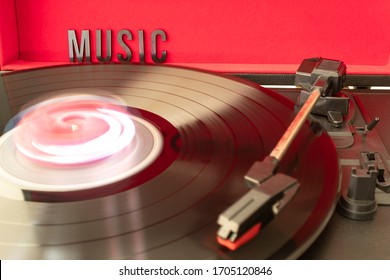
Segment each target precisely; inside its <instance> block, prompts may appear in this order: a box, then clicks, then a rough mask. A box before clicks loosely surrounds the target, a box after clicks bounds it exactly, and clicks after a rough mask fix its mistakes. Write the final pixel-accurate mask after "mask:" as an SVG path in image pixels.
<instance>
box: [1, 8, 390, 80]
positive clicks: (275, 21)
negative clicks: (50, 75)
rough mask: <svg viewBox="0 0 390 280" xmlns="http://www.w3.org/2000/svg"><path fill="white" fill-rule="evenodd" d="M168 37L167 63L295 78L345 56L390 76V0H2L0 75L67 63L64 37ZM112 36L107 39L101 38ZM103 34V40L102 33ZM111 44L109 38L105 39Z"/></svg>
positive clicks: (356, 70) (356, 68) (351, 65)
mask: <svg viewBox="0 0 390 280" xmlns="http://www.w3.org/2000/svg"><path fill="white" fill-rule="evenodd" d="M69 29H75V30H76V31H77V33H78V35H80V34H81V30H83V29H88V30H91V31H90V32H91V49H92V52H91V54H92V57H94V59H93V61H95V62H96V57H95V56H96V51H95V48H96V43H95V40H96V37H95V30H96V29H102V30H103V31H105V30H107V29H111V30H113V39H114V41H113V58H114V60H113V61H117V60H116V53H118V52H119V53H124V51H123V50H122V49H120V48H118V44H117V42H116V34H117V32H118V31H119V30H121V29H128V30H130V31H131V32H132V34H133V41H130V42H129V46H130V48H131V49H132V52H133V59H132V62H139V56H138V41H137V31H138V30H139V29H142V30H144V31H145V38H146V43H145V48H146V50H145V53H146V61H147V62H151V61H152V60H151V58H150V35H151V32H152V31H153V30H155V29H162V30H164V31H165V32H166V34H167V37H168V40H167V41H166V42H162V43H161V44H159V47H161V49H164V50H167V52H168V57H167V61H166V63H168V64H179V65H186V66H192V67H198V68H204V69H208V70H216V71H222V72H225V71H226V72H257V73H294V72H295V70H296V68H297V66H298V65H299V64H300V62H301V61H302V59H304V58H308V57H316V56H323V57H327V58H333V59H340V60H343V61H344V62H345V63H346V64H347V65H348V73H352V74H362V73H366V74H390V64H389V54H390V1H389V0H378V1H367V0H364V1H363V0H355V1H340V0H328V1H315V0H312V1H307V0H305V1H303V0H302V1H300V0H295V1H282V0H262V1H247V0H241V1H227V0H225V1H223V0H215V1H210V0H197V1H177V0H160V1H154V0H143V1H126V0H116V1H107V0H94V1H92V0H73V1H69V0H40V1H38V0H0V67H1V68H0V69H2V70H16V69H25V68H33V67H38V66H43V65H47V64H49V65H53V64H58V63H59V64H64V63H69V54H68V37H67V31H68V30H69ZM103 34H105V33H103ZM103 38H104V36H103ZM103 42H105V41H103Z"/></svg>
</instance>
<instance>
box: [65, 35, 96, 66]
mask: <svg viewBox="0 0 390 280" xmlns="http://www.w3.org/2000/svg"><path fill="white" fill-rule="evenodd" d="M68 46H69V60H70V61H71V62H75V60H74V56H73V54H74V53H75V54H76V57H77V61H78V62H83V59H84V56H85V61H86V62H90V61H91V44H90V39H89V30H82V31H81V44H80V47H79V44H78V43H77V37H76V31H75V30H68ZM84 51H85V55H84Z"/></svg>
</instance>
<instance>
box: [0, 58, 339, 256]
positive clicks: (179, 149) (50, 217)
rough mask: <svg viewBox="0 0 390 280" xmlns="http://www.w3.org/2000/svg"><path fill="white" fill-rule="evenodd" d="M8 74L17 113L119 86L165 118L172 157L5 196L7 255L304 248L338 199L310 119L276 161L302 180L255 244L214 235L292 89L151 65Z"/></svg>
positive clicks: (1, 201)
mask: <svg viewBox="0 0 390 280" xmlns="http://www.w3.org/2000/svg"><path fill="white" fill-rule="evenodd" d="M3 82H4V91H5V94H6V95H7V96H8V99H9V100H8V101H9V105H10V106H9V108H10V110H11V111H12V114H13V115H15V114H17V112H18V110H19V109H20V108H21V106H22V105H23V104H25V103H27V102H28V101H30V100H31V99H33V98H36V97H39V96H42V95H47V94H49V93H52V94H53V95H54V94H56V93H57V94H58V92H61V91H68V92H71V91H72V90H74V89H77V90H80V89H85V90H86V91H87V92H88V93H91V92H93V91H107V92H110V93H111V94H114V95H118V96H120V97H121V98H122V99H123V100H124V101H125V103H126V106H128V107H130V108H138V109H139V110H140V111H139V112H141V113H140V114H139V115H138V117H140V116H142V118H143V119H145V120H147V121H148V122H149V123H153V125H154V126H156V127H158V128H159V130H160V131H161V134H162V135H163V138H164V139H165V144H164V147H163V149H162V155H163V154H164V153H168V158H169V159H167V160H166V161H165V160H163V161H165V162H164V164H163V168H160V171H159V172H156V171H155V170H154V169H153V170H150V169H145V173H144V175H142V176H145V177H142V178H143V179H142V180H139V181H136V183H135V184H134V185H132V186H134V187H132V188H128V189H122V190H121V191H120V192H119V193H117V192H114V193H110V194H109V195H103V196H96V197H92V198H90V199H87V200H83V199H75V200H76V201H72V202H61V203H54V202H53V201H50V199H48V200H49V201H47V199H45V200H46V201H45V202H32V201H24V200H17V199H12V198H6V197H4V196H1V197H0V207H1V211H0V229H1V230H0V257H1V258H2V259H9V258H23V259H41V258H45V259H46V258H48V259H63V258H64V259H122V258H125V259H216V258H217V259H219V258H222V259H260V258H286V257H287V258H288V257H296V256H298V255H299V254H300V253H302V251H303V250H304V249H306V247H307V246H309V245H310V244H311V242H313V240H314V238H315V237H316V236H317V235H318V234H319V232H320V231H321V229H322V227H323V226H324V225H325V224H326V222H327V220H328V219H329V215H330V213H332V211H333V209H334V203H335V198H336V196H337V192H338V189H339V178H340V177H339V176H340V175H339V165H338V158H337V154H336V150H335V148H334V146H333V143H332V141H331V140H330V139H329V137H328V136H327V135H326V133H318V131H315V130H313V128H312V126H311V125H310V123H309V122H307V123H306V124H305V125H304V128H303V129H302V131H301V132H300V133H299V134H298V137H297V139H296V141H295V142H294V143H293V146H292V148H291V149H290V150H289V152H288V153H287V154H286V157H285V159H284V160H283V161H282V163H281V168H280V172H284V173H286V174H289V175H291V176H294V177H296V178H297V179H298V180H299V182H300V184H301V188H300V191H299V192H298V194H297V195H296V196H295V197H294V198H293V200H292V201H291V203H290V204H289V205H288V206H286V209H285V210H284V211H282V212H281V213H280V214H279V215H278V216H277V218H275V220H274V221H272V222H271V223H270V224H269V226H268V227H266V228H265V229H264V230H263V231H261V233H260V234H259V235H258V236H257V237H256V238H255V239H254V240H252V241H251V243H250V245H246V246H243V247H242V248H240V249H239V250H237V251H235V252H230V251H227V250H226V249H224V248H222V247H220V246H219V245H218V243H216V241H215V234H216V231H217V224H216V219H217V217H218V215H219V213H221V212H222V211H223V210H224V209H225V208H226V207H227V206H228V205H230V204H231V203H232V202H234V201H235V200H236V199H237V198H238V197H240V196H241V195H242V194H243V193H245V191H246V188H245V186H244V184H243V176H244V174H245V172H246V171H247V170H248V168H249V167H250V166H251V165H252V164H253V162H254V161H256V160H261V159H262V158H264V157H265V156H266V155H267V154H268V153H269V152H270V151H271V150H272V148H273V146H274V145H275V144H276V142H277V141H278V140H279V137H280V136H281V135H282V134H283V132H284V130H285V129H286V127H287V126H288V125H289V123H290V122H291V120H292V119H293V117H294V111H293V104H292V103H291V102H290V101H288V100H287V99H284V98H283V97H281V96H279V95H277V94H276V93H274V92H272V91H270V90H267V89H263V88H260V87H259V86H257V85H255V84H251V83H248V82H244V81H241V80H237V79H233V78H230V77H226V76H220V75H216V74H211V73H207V72H201V71H196V70H192V69H185V68H175V67H163V66H149V65H80V66H66V67H52V68H42V69H36V70H32V71H21V72H18V73H7V74H5V75H3ZM130 111H132V110H130ZM153 116H154V117H153ZM162 127H163V128H162ZM172 143H176V144H174V145H173V148H172ZM164 155H166V154H164ZM162 158H164V157H162ZM128 179H129V180H131V178H128ZM0 180H1V182H0V186H1V187H2V188H3V186H4V185H6V183H5V182H4V180H5V179H4V178H0ZM0 194H1V192H0Z"/></svg>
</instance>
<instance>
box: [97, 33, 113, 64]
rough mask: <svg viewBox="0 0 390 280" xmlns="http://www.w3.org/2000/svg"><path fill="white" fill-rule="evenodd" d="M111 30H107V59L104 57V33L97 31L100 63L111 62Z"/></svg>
mask: <svg viewBox="0 0 390 280" xmlns="http://www.w3.org/2000/svg"><path fill="white" fill-rule="evenodd" d="M111 41H112V38H111V30H106V58H103V56H102V31H101V30H100V29H98V30H96V57H97V59H98V60H99V61H100V62H110V60H111Z"/></svg>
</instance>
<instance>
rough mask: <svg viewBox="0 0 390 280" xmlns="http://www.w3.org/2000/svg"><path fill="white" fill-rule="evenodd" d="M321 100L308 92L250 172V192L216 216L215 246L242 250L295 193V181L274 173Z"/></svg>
mask: <svg viewBox="0 0 390 280" xmlns="http://www.w3.org/2000/svg"><path fill="white" fill-rule="evenodd" d="M320 96H321V93H320V90H318V89H314V90H313V91H312V92H311V94H310V97H309V98H308V99H307V100H306V102H305V104H304V105H303V106H302V108H301V110H300V111H299V112H298V114H297V115H296V116H295V118H294V120H293V121H292V123H291V124H290V125H289V127H288V128H287V130H286V131H285V132H284V134H283V136H282V137H281V138H280V140H279V142H278V143H277V144H276V146H275V148H274V149H273V150H272V152H271V153H270V155H269V156H268V157H266V158H265V159H264V160H263V161H257V162H255V163H254V164H253V165H252V167H251V168H250V169H249V171H248V172H247V174H246V175H245V183H246V184H247V185H248V186H249V187H250V188H251V189H250V190H249V191H248V192H247V193H246V194H245V195H244V196H242V197H241V198H240V199H239V200H237V201H236V202H235V203H234V204H233V205H231V206H230V207H229V208H228V209H226V210H225V211H224V212H223V213H222V214H220V215H219V218H218V224H219V225H220V228H219V230H218V233H217V241H218V243H220V244H221V245H223V246H225V247H227V248H229V249H231V250H236V249H237V248H239V247H241V246H242V245H244V244H245V243H247V242H248V241H250V240H251V239H252V238H254V237H255V236H256V235H257V233H258V232H259V231H260V228H262V227H264V226H266V225H267V224H268V223H269V222H270V221H271V220H272V219H273V218H274V217H275V216H276V215H277V214H278V213H279V212H280V210H282V209H283V208H284V206H285V205H286V204H287V203H288V202H289V201H290V200H291V198H292V197H293V196H294V194H295V193H296V192H297V190H298V188H299V182H298V180H297V179H295V178H292V177H290V176H288V175H286V174H282V173H277V172H276V170H277V167H278V165H279V162H280V161H281V160H282V158H283V156H284V155H285V153H286V152H287V150H288V149H289V147H290V145H291V143H292V142H293V140H294V138H295V137H296V135H297V134H298V132H299V130H300V129H301V127H302V125H303V124H304V122H305V121H306V119H307V116H308V115H309V114H310V112H311V110H312V109H313V107H314V105H315V104H316V102H317V100H318V99H319V97H320Z"/></svg>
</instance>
